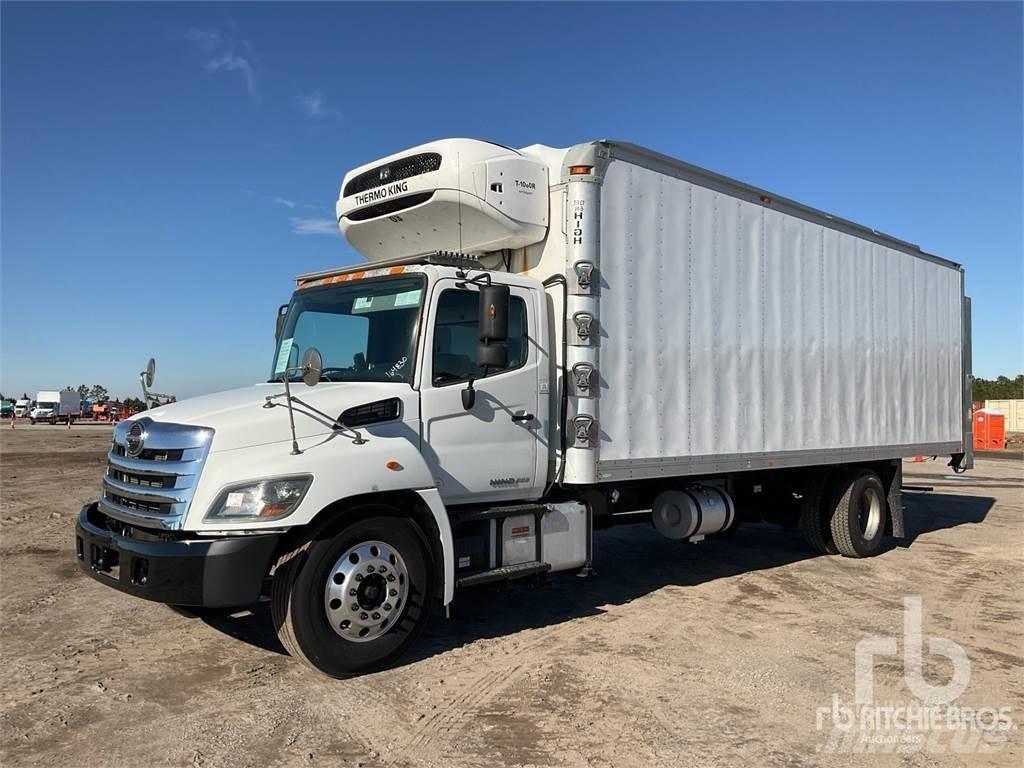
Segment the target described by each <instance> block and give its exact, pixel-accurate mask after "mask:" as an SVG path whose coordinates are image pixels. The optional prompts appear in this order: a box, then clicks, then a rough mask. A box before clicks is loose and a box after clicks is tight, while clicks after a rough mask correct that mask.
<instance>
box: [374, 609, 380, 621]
mask: <svg viewBox="0 0 1024 768" xmlns="http://www.w3.org/2000/svg"><path fill="white" fill-rule="evenodd" d="M379 618H380V614H379V613H377V612H376V611H374V612H373V620H374V621H377V619H379Z"/></svg>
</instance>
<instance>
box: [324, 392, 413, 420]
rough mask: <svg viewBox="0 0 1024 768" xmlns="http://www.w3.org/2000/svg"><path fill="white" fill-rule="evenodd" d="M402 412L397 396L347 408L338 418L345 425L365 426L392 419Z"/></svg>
mask: <svg viewBox="0 0 1024 768" xmlns="http://www.w3.org/2000/svg"><path fill="white" fill-rule="evenodd" d="M401 412H402V401H401V400H399V399H398V398H397V397H392V398H390V399H388V400H378V401H377V402H375V403H367V404H366V405H357V406H356V407H355V408H349V409H348V410H347V411H345V412H344V413H343V414H341V417H340V418H339V419H338V421H339V422H341V423H342V424H344V425H345V426H346V427H365V426H366V425H368V424H379V423H380V422H382V421H394V420H395V419H397V418H398V417H399V415H400V414H401Z"/></svg>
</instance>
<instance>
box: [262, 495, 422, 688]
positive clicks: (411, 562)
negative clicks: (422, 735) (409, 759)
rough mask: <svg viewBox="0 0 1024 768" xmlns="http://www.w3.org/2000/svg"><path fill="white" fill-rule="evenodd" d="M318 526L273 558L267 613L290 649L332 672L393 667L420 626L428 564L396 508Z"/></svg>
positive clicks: (413, 529) (415, 531)
mask: <svg viewBox="0 0 1024 768" xmlns="http://www.w3.org/2000/svg"><path fill="white" fill-rule="evenodd" d="M373 512H374V513H377V512H384V513H385V514H373V516H369V517H365V518H363V519H361V520H357V521H355V522H352V523H349V524H348V525H344V526H342V527H340V528H334V529H330V530H325V531H322V532H321V533H319V534H317V535H316V536H314V537H313V538H311V539H310V540H308V541H306V542H305V543H303V544H301V545H300V546H298V547H296V548H295V549H293V550H291V551H290V552H287V553H285V554H284V555H282V557H281V558H280V559H279V560H278V563H277V568H276V570H275V572H274V578H273V584H272V586H271V614H272V616H273V619H274V626H275V627H276V629H277V634H278V637H279V638H280V640H281V643H282V644H283V645H284V647H285V648H286V649H287V650H288V652H289V653H290V654H291V655H293V656H295V657H297V658H300V659H302V660H303V661H305V662H306V663H307V664H309V665H310V666H312V667H314V668H316V669H318V670H320V671H321V672H323V673H325V674H327V675H330V676H331V677H349V676H352V675H358V674H362V673H364V672H370V671H373V670H376V669H382V668H384V667H387V666H389V665H390V664H392V663H393V662H394V661H395V660H396V659H397V658H398V657H399V656H400V655H401V654H402V653H404V652H405V650H406V649H407V648H408V647H409V645H410V644H411V643H412V642H413V640H414V639H415V638H416V635H418V634H419V632H420V631H421V630H422V629H423V626H424V625H425V624H426V622H427V619H428V618H429V615H430V606H431V601H432V599H433V593H434V589H433V583H434V579H433V564H432V562H431V557H430V550H429V548H428V547H427V545H426V542H425V541H424V539H423V535H422V533H421V532H420V530H419V528H418V527H417V526H416V524H415V523H413V522H412V521H411V520H410V519H409V518H407V517H404V516H402V515H400V514H399V513H397V512H394V514H387V512H388V510H386V509H383V508H375V509H374V510H373Z"/></svg>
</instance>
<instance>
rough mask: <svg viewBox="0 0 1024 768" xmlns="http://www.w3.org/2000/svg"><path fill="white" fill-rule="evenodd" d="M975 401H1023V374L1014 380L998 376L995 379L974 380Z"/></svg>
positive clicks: (1019, 374)
mask: <svg viewBox="0 0 1024 768" xmlns="http://www.w3.org/2000/svg"><path fill="white" fill-rule="evenodd" d="M973 397H974V399H975V400H1022V399H1024V373H1018V374H1017V376H1016V377H1015V378H1012V379H1011V378H1009V377H1008V376H1000V377H998V378H995V379H975V380H974V395H973Z"/></svg>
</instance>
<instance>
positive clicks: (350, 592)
mask: <svg viewBox="0 0 1024 768" xmlns="http://www.w3.org/2000/svg"><path fill="white" fill-rule="evenodd" d="M358 594H359V593H358V592H356V591H355V590H354V589H350V590H349V591H348V595H349V597H355V596H356V595H358Z"/></svg>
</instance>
